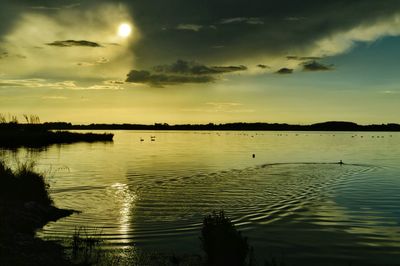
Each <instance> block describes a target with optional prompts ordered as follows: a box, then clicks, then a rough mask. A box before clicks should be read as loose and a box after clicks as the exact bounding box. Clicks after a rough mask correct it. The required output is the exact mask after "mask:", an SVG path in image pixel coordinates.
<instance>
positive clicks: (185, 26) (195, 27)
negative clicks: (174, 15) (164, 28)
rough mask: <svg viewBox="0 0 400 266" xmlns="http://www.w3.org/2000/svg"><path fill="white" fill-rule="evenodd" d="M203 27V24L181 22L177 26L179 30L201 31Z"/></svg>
mask: <svg viewBox="0 0 400 266" xmlns="http://www.w3.org/2000/svg"><path fill="white" fill-rule="evenodd" d="M201 28H203V26H202V25H196V24H179V25H178V26H176V29H178V30H189V31H199V30H200V29H201Z"/></svg>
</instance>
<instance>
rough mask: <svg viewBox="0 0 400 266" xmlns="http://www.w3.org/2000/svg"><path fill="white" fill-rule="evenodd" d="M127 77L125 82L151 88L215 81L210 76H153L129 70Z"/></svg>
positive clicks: (143, 71)
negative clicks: (148, 85) (150, 86)
mask: <svg viewBox="0 0 400 266" xmlns="http://www.w3.org/2000/svg"><path fill="white" fill-rule="evenodd" d="M127 76H128V77H127V79H126V82H133V83H144V84H150V85H153V86H163V85H173V84H184V83H208V82H212V81H214V80H215V78H214V77H211V76H185V75H169V74H154V73H150V72H149V71H146V70H131V72H129V74H128V75H127Z"/></svg>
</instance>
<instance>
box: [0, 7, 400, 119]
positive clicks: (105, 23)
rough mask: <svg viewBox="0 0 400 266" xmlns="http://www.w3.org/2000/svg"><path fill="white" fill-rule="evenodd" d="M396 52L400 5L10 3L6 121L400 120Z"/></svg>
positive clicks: (1, 88) (4, 57)
mask: <svg viewBox="0 0 400 266" xmlns="http://www.w3.org/2000/svg"><path fill="white" fill-rule="evenodd" d="M399 48H400V1H397V0H383V1H376V0H352V1H347V0H327V1H311V0H279V1H272V0H253V1H251V0H249V1H243V0H240V1H239V0H168V1H167V0H146V1H140V0H136V1H134V0H131V1H128V0H121V1H105V0H96V1H94V0H18V1H15V0H2V1H1V2H0V113H1V114H5V115H8V114H11V115H17V116H18V117H20V118H22V116H23V114H34V115H38V116H39V117H40V119H41V121H42V122H45V121H48V122H49V121H67V122H72V123H78V124H89V123H142V124H153V123H169V124H182V123H209V122H212V123H229V122H271V123H275V122H278V123H279V122H285V123H292V124H309V123H316V122H323V121H333V120H335V121H353V122H357V123H359V124H371V123H378V124H381V123H400V88H399V84H400V75H399V70H400V67H399V64H400V49H399ZM21 120H22V119H21Z"/></svg>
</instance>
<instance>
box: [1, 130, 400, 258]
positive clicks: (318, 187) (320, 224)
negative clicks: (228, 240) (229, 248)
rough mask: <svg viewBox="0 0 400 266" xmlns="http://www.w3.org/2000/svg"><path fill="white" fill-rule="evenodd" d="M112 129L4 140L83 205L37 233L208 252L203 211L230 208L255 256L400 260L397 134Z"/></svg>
mask: <svg viewBox="0 0 400 266" xmlns="http://www.w3.org/2000/svg"><path fill="white" fill-rule="evenodd" d="M111 132H112V133H114V134H115V136H114V142H113V143H76V144H68V145H53V146H50V147H48V148H46V149H42V150H35V149H24V148H21V149H18V150H17V151H7V150H2V151H1V156H2V157H3V158H6V160H8V161H10V162H15V160H16V159H18V160H20V161H24V160H27V159H33V160H35V161H36V162H37V165H38V169H39V170H40V171H44V172H46V173H47V176H48V177H49V183H50V185H51V195H52V197H53V199H54V201H55V204H56V206H58V207H60V208H70V209H75V210H79V211H81V213H79V214H74V215H72V216H70V217H67V218H64V219H61V220H59V221H57V222H52V223H49V224H48V225H47V226H45V227H44V228H43V229H42V230H40V231H39V232H38V233H37V234H38V236H39V237H41V238H45V239H64V238H68V237H71V235H72V234H73V232H74V230H75V228H77V227H79V226H85V227H88V228H89V229H88V230H89V232H91V231H90V230H91V229H93V232H95V233H96V232H97V233H98V232H99V231H101V237H102V238H104V240H105V242H104V245H105V247H106V248H113V249H115V248H117V249H124V248H127V247H131V246H135V247H137V248H140V249H145V250H146V249H149V250H159V251H165V252H174V253H178V254H179V253H199V254H200V253H201V245H200V241H199V236H200V228H201V226H202V219H203V217H204V216H205V215H206V214H209V213H210V212H211V211H213V210H225V212H226V213H227V215H228V216H229V217H231V218H232V220H233V221H234V223H235V224H236V225H237V227H238V229H239V230H241V231H242V232H243V234H244V235H245V236H247V237H248V238H249V243H250V244H251V245H252V246H253V247H254V248H255V253H256V258H257V261H263V260H264V259H270V258H271V257H275V258H282V260H284V261H287V262H292V261H294V262H297V263H302V262H304V263H310V262H330V263H339V265H347V262H360V263H366V262H368V263H375V264H379V265H381V264H384V263H387V264H396V263H398V262H399V261H400V133H382V132H271V131H268V132H265V131H257V132H256V131H254V132H239V131H227V132H216V131H153V132H151V131H111ZM151 136H154V137H155V138H154V139H153V140H154V141H152V140H151V139H152V138H151ZM141 139H142V140H143V141H141ZM253 154H254V155H255V157H254V158H253ZM339 160H343V162H344V164H343V165H340V164H338V163H337V162H339ZM319 265H323V264H322V263H321V264H319Z"/></svg>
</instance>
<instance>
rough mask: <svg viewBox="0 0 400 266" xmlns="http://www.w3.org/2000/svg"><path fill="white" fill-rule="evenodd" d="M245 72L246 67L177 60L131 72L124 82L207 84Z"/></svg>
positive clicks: (159, 84)
mask: <svg viewBox="0 0 400 266" xmlns="http://www.w3.org/2000/svg"><path fill="white" fill-rule="evenodd" d="M244 70H247V67H246V66H243V65H239V66H206V65H202V64H199V63H196V62H194V61H191V62H189V61H184V60H177V61H176V62H175V63H172V64H169V65H168V64H167V65H158V66H154V67H153V68H152V71H148V70H132V71H131V72H129V73H128V75H127V76H128V77H127V79H126V82H134V83H145V84H150V85H155V86H162V85H172V84H185V83H209V82H213V81H215V80H217V77H215V76H216V75H221V74H227V73H232V72H237V71H244Z"/></svg>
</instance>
